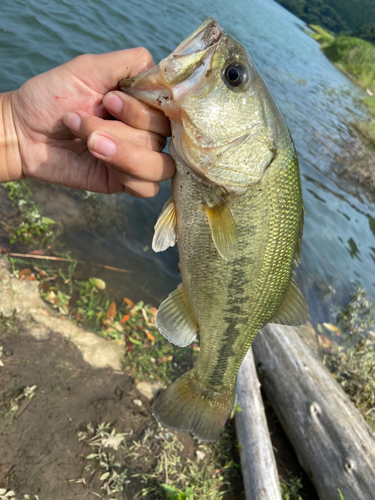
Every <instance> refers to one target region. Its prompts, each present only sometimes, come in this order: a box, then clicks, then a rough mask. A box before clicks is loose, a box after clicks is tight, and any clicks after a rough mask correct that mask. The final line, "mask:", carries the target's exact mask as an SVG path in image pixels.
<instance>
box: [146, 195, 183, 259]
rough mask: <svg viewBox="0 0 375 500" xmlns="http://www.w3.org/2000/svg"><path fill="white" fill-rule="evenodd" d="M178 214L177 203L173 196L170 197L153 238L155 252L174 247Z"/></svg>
mask: <svg viewBox="0 0 375 500" xmlns="http://www.w3.org/2000/svg"><path fill="white" fill-rule="evenodd" d="M176 215H177V214H176V205H175V203H174V201H173V200H172V198H170V199H169V200H168V201H167V203H166V204H165V205H164V207H163V210H162V211H161V214H160V215H159V218H158V220H157V222H156V224H155V233H154V237H153V239H152V249H153V250H154V252H162V251H163V250H166V249H167V248H169V247H173V246H174V244H175V243H176V240H177V232H176V225H177V217H176Z"/></svg>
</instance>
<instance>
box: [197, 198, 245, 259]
mask: <svg viewBox="0 0 375 500" xmlns="http://www.w3.org/2000/svg"><path fill="white" fill-rule="evenodd" d="M204 210H205V212H206V215H207V219H208V224H209V226H210V230H211V236H212V240H213V242H214V244H215V247H216V250H217V251H218V252H219V254H220V255H221V256H222V258H223V259H225V260H229V259H232V258H233V257H235V255H236V253H237V249H238V236H237V228H236V224H235V222H234V220H233V216H232V214H231V211H230V210H229V208H228V206H227V204H226V203H225V201H224V200H222V203H220V204H219V205H215V206H213V207H209V206H205V207H204Z"/></svg>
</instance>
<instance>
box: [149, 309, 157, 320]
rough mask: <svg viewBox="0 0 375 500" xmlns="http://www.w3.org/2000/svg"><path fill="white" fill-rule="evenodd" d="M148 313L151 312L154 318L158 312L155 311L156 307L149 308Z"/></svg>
mask: <svg viewBox="0 0 375 500" xmlns="http://www.w3.org/2000/svg"><path fill="white" fill-rule="evenodd" d="M150 311H151V313H152V315H153V317H154V318H155V316H156V313H157V312H158V310H157V309H156V307H150Z"/></svg>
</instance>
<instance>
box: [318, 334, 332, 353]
mask: <svg viewBox="0 0 375 500" xmlns="http://www.w3.org/2000/svg"><path fill="white" fill-rule="evenodd" d="M318 342H319V346H320V347H321V348H322V349H324V350H326V351H330V350H331V349H332V347H333V345H334V343H333V342H332V340H330V339H329V338H328V337H326V336H325V335H318Z"/></svg>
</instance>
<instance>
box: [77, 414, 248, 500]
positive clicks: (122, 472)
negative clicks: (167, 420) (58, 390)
mask: <svg viewBox="0 0 375 500" xmlns="http://www.w3.org/2000/svg"><path fill="white" fill-rule="evenodd" d="M78 439H79V441H81V442H83V444H84V445H85V447H86V448H88V449H91V452H90V453H89V454H88V455H87V456H86V465H85V467H84V473H83V475H82V477H80V478H75V479H71V482H72V483H76V484H79V483H82V484H84V485H86V484H87V483H88V482H89V481H90V482H91V481H92V479H93V477H92V476H93V475H95V477H96V478H97V479H99V481H100V482H101V488H100V489H101V490H102V491H101V492H93V494H94V495H96V496H98V497H99V498H103V497H102V495H108V498H111V499H113V500H117V499H120V498H122V491H123V490H124V489H125V488H126V486H127V485H128V484H129V483H130V482H131V481H132V480H133V481H134V480H136V481H137V482H138V483H139V484H141V485H142V486H141V488H140V491H139V492H138V494H137V495H136V496H135V497H134V498H149V497H150V495H152V498H160V499H164V498H168V499H187V500H193V499H195V498H200V499H202V500H208V499H216V498H221V497H222V496H223V495H224V494H225V493H226V492H227V491H228V489H230V482H229V476H230V475H232V476H233V474H235V475H237V476H238V478H240V472H239V468H238V466H237V465H236V464H234V463H233V461H232V460H231V457H230V456H228V452H227V450H228V447H229V448H230V446H231V443H232V440H233V429H232V430H231V429H226V430H225V431H224V433H223V435H222V436H221V438H220V439H219V440H218V441H217V442H216V443H212V444H198V443H197V450H196V452H195V458H194V459H189V458H186V459H183V458H182V453H183V451H184V445H183V444H182V443H181V442H180V441H179V439H178V438H177V435H176V433H175V432H172V431H166V429H163V428H162V427H161V426H160V424H159V425H158V427H157V428H156V429H152V428H150V429H147V430H146V431H145V433H144V435H143V437H142V438H141V439H139V440H133V439H132V437H131V435H130V434H125V433H118V432H116V430H115V428H113V426H112V425H111V424H109V423H106V422H104V423H101V424H99V425H95V424H91V423H90V424H88V425H87V428H86V429H85V430H84V431H80V432H79V433H78ZM145 463H148V464H149V468H150V470H149V471H148V472H147V473H144V472H142V469H143V468H144V464H145Z"/></svg>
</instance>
